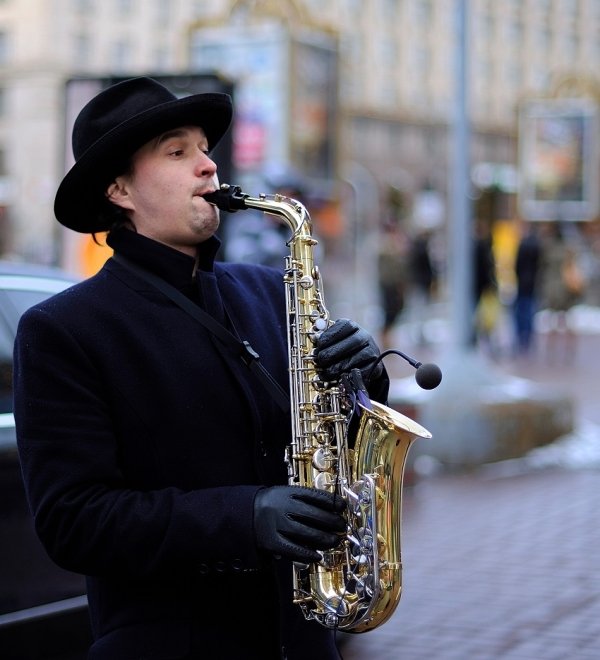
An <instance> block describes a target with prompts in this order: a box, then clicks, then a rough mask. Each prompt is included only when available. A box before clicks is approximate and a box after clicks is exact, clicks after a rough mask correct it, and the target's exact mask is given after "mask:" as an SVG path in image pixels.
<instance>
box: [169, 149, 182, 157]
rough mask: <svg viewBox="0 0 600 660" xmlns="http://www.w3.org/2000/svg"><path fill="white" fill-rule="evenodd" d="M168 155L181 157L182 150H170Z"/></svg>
mask: <svg viewBox="0 0 600 660" xmlns="http://www.w3.org/2000/svg"><path fill="white" fill-rule="evenodd" d="M169 153H170V154H171V156H181V155H183V149H172V150H171V151H170V152H169Z"/></svg>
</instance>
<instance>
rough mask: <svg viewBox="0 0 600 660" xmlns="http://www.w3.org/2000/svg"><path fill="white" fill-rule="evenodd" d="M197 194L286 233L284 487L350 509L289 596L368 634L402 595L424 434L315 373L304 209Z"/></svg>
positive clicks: (237, 192) (316, 295) (314, 274)
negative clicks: (413, 477) (408, 507)
mask: <svg viewBox="0 0 600 660" xmlns="http://www.w3.org/2000/svg"><path fill="white" fill-rule="evenodd" d="M205 198H206V199H207V200H208V201H210V202H211V203H213V204H215V205H216V206H218V207H219V208H221V209H223V210H226V211H237V210H241V209H259V210H262V211H263V212H265V213H268V214H270V215H273V216H276V217H277V218H280V219H282V220H283V221H285V222H286V223H287V225H288V226H289V228H290V229H291V231H292V236H291V238H290V239H289V241H288V243H287V245H288V246H289V248H290V254H289V256H287V257H286V261H285V275H284V282H285V285H286V301H287V310H288V322H289V332H288V351H289V376H290V396H291V417H292V441H291V444H290V445H289V446H288V448H287V451H286V462H287V465H288V476H289V484H290V485H300V486H308V487H314V488H321V489H324V490H328V491H331V492H336V493H339V495H340V496H341V497H343V498H344V499H345V500H346V502H347V505H348V506H347V510H346V517H347V523H348V527H347V535H346V539H345V541H344V542H343V543H342V544H341V545H340V546H339V547H337V548H334V549H330V550H326V551H324V552H323V553H322V560H321V561H320V562H318V563H313V564H308V565H306V564H298V563H295V564H294V568H293V571H294V575H293V580H294V602H295V603H297V604H298V605H299V606H300V607H301V608H302V610H303V612H304V615H305V617H306V618H307V619H315V620H316V621H318V622H319V623H320V624H322V625H323V626H325V627H327V628H332V629H338V630H342V631H345V632H351V633H362V632H367V631H370V630H373V629H375V628H376V627H378V626H379V625H381V624H382V623H384V622H385V621H387V620H388V619H389V618H390V617H391V616H392V614H393V613H394V610H395V609H396V606H397V605H398V602H399V600H400V595H401V589H402V561H401V555H400V534H401V529H400V527H401V507H402V480H403V476H404V467H405V463H406V457H407V454H408V450H409V448H410V446H411V444H412V442H413V441H414V440H415V439H416V438H431V434H430V433H429V431H427V430H426V429H424V428H423V427H422V426H420V425H419V424H417V423H416V422H414V421H413V420H411V419H409V418H408V417H406V416H404V415H402V414H400V413H399V412H397V411H395V410H392V409H391V408H388V407H387V406H384V405H382V404H380V403H377V402H375V401H369V400H368V398H366V399H364V400H363V402H362V403H361V402H357V397H356V396H354V394H355V393H354V392H352V389H351V388H349V387H348V385H347V384H345V383H344V382H340V383H326V382H323V381H322V380H321V379H320V378H319V376H318V373H317V371H316V369H315V365H314V359H313V348H314V343H315V340H316V338H317V337H318V336H319V334H320V333H321V332H322V331H323V330H325V329H326V328H327V327H328V326H329V325H330V324H331V323H332V321H331V320H330V317H329V312H328V311H327V308H326V307H325V303H324V300H323V290H322V283H321V278H320V273H319V269H318V267H317V266H316V265H315V264H314V259H313V255H314V248H315V246H316V245H317V241H316V240H315V238H313V236H312V222H311V219H310V217H309V214H308V212H307V210H306V208H305V207H304V206H303V205H302V204H300V203H299V202H298V201H296V200H294V199H290V198H287V197H283V196H281V195H260V196H259V197H250V196H249V195H246V194H245V193H243V192H242V191H241V189H240V188H239V186H230V185H228V184H223V185H222V186H221V189H220V190H219V191H216V192H215V193H211V194H209V195H206V196H205ZM357 408H358V412H359V414H360V417H359V420H360V421H359V424H358V429H357V431H356V435H355V437H353V438H352V437H350V436H351V434H350V433H349V426H350V420H351V418H352V416H353V411H356V410H357ZM352 435H353V434H352ZM352 440H354V443H353V445H352Z"/></svg>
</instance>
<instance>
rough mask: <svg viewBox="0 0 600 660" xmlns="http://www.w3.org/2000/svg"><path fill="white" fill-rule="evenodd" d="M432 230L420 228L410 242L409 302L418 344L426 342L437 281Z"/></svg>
mask: <svg viewBox="0 0 600 660" xmlns="http://www.w3.org/2000/svg"><path fill="white" fill-rule="evenodd" d="M430 239H431V231H429V230H427V229H421V230H418V231H417V232H416V233H415V235H414V237H413V239H412V241H411V244H410V251H409V281H410V289H409V296H408V297H409V302H408V305H409V307H410V316H411V319H412V320H413V322H414V324H415V327H416V333H415V340H416V343H417V344H421V345H422V344H424V343H425V342H426V336H425V329H424V328H425V323H426V321H427V308H428V306H429V303H430V302H431V297H432V293H433V290H434V287H435V285H436V281H437V274H436V271H435V268H434V265H433V259H432V257H431V248H430Z"/></svg>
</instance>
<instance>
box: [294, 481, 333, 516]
mask: <svg viewBox="0 0 600 660" xmlns="http://www.w3.org/2000/svg"><path fill="white" fill-rule="evenodd" d="M293 488H294V490H295V492H293V493H292V499H297V500H302V501H303V502H306V503H307V504H313V505H314V506H317V507H319V508H320V509H323V510H325V511H336V512H337V513H342V512H344V511H345V510H346V500H344V498H343V497H341V496H340V495H339V494H338V493H330V492H329V491H327V490H321V489H319V488H309V487H305V486H294V487H293Z"/></svg>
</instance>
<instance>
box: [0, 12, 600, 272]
mask: <svg viewBox="0 0 600 660" xmlns="http://www.w3.org/2000/svg"><path fill="white" fill-rule="evenodd" d="M468 4H469V10H470V27H469V33H470V46H469V53H470V64H469V68H470V72H469V90H470V100H469V114H470V119H471V122H472V131H473V142H472V148H471V158H472V162H473V165H474V169H473V172H474V177H475V178H476V179H477V181H476V183H478V184H479V185H481V186H483V187H485V186H486V185H492V184H494V185H496V186H498V187H500V188H501V189H504V190H506V191H507V192H509V193H510V192H512V191H514V187H515V182H514V173H515V167H516V163H517V144H516V142H517V115H518V106H519V103H520V102H521V101H522V100H523V99H526V98H528V97H535V96H540V97H544V96H547V95H549V94H551V93H552V90H553V89H555V88H556V85H557V84H558V83H559V81H560V80H561V79H566V78H575V79H578V80H591V81H592V82H594V81H598V84H600V74H598V63H599V62H600V36H599V35H600V2H598V0H505V1H504V2H493V1H492V0H471V1H470V2H469V3H468ZM455 16H456V2H455V1H454V0H277V1H274V0H265V1H262V2H261V1H260V0H254V1H252V0H247V1H245V2H244V1H243V0H233V1H232V0H0V253H1V254H2V255H3V256H7V255H9V256H17V257H20V258H25V259H28V260H33V261H39V262H47V263H51V262H57V261H59V260H60V245H61V234H60V231H61V230H60V228H59V227H57V226H56V225H57V223H56V222H55V221H54V216H53V211H52V202H53V197H54V191H55V189H56V186H57V184H58V182H59V181H60V179H61V178H62V175H63V172H64V168H65V150H66V149H67V147H66V146H65V144H66V142H65V139H66V138H65V136H66V133H67V132H68V131H67V130H66V120H65V98H64V97H65V83H66V81H67V80H68V79H70V78H72V77H75V76H107V75H112V76H115V75H116V76H120V75H130V74H131V75H138V74H145V73H153V74H161V75H168V74H179V73H180V72H193V71H198V70H201V69H203V61H202V59H201V58H202V55H198V53H199V52H200V53H201V52H202V51H201V49H200V51H199V50H198V48H197V46H198V40H200V42H201V41H202V30H204V29H205V28H209V27H215V26H221V27H227V26H231V27H235V28H236V29H238V30H240V29H245V28H247V27H248V28H249V27H251V26H252V25H256V24H262V25H263V26H265V29H266V30H267V31H268V30H269V29H271V28H272V29H275V27H274V26H276V25H277V26H283V27H284V28H285V29H286V30H288V31H289V32H290V33H295V32H297V31H298V30H307V31H309V32H312V33H313V34H322V35H326V37H327V38H328V39H329V40H331V42H332V43H333V44H334V47H335V49H336V52H337V55H338V57H337V67H336V76H335V77H336V80H335V87H336V90H335V92H336V97H337V104H336V110H335V111H336V118H335V122H334V123H335V130H336V133H337V135H336V142H335V144H336V158H335V168H336V171H335V177H336V179H337V180H338V181H340V182H341V183H342V186H343V185H344V183H345V184H349V188H347V189H344V188H343V187H342V189H341V190H342V194H344V192H347V190H348V189H351V190H353V191H354V192H355V193H356V191H357V190H362V192H363V193H364V200H363V202H362V209H363V210H366V213H367V217H366V218H363V219H362V220H361V222H363V223H365V227H366V228H368V227H370V226H374V223H377V222H378V217H379V216H380V215H381V213H382V209H384V207H385V206H386V205H387V203H388V202H387V200H389V199H390V198H391V197H393V195H390V190H393V191H397V192H398V193H399V194H400V197H401V198H403V200H404V201H402V204H409V205H410V206H411V208H415V209H420V210H422V212H423V214H424V215H423V218H424V219H423V222H424V223H425V224H427V223H430V224H436V223H439V222H443V220H444V203H445V200H446V199H447V192H448V191H447V188H448V178H449V173H448V163H449V159H448V151H449V134H450V133H449V125H450V122H451V120H452V116H453V112H454V100H453V98H454V97H453V94H454V73H453V70H454V61H453V53H454V38H455V30H454V26H455ZM194 45H195V47H196V48H195V49H194V47H193V46H194ZM199 58H200V59H199ZM224 65H225V63H224ZM217 66H218V65H217ZM210 67H211V68H214V67H215V62H214V61H211V62H210ZM224 68H226V67H225V66H224ZM217 73H218V72H217ZM226 74H227V76H229V77H231V76H233V77H234V78H235V71H231V70H227V72H226ZM284 75H285V73H284ZM306 75H307V79H308V80H312V79H313V78H314V77H315V76H317V75H318V71H314V70H313V71H308V73H307V74H306ZM311 76H312V77H311ZM293 77H295V74H294V76H293ZM233 82H234V83H235V82H236V80H235V79H234V81H233ZM289 83H290V85H292V86H293V85H294V79H292V80H290V81H289ZM594 84H596V83H595V82H594ZM329 87H331V85H329ZM329 91H331V90H329ZM257 93H260V90H257ZM292 156H293V154H292ZM289 157H290V154H289V153H288V154H286V155H285V158H289ZM290 164H291V165H296V164H297V163H293V162H292V163H290ZM305 174H308V175H310V172H308V173H305ZM367 188H368V190H367ZM253 192H258V191H253ZM431 209H436V211H435V213H434V214H433V216H432V211H431ZM359 210H360V209H359Z"/></svg>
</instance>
